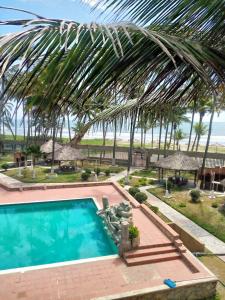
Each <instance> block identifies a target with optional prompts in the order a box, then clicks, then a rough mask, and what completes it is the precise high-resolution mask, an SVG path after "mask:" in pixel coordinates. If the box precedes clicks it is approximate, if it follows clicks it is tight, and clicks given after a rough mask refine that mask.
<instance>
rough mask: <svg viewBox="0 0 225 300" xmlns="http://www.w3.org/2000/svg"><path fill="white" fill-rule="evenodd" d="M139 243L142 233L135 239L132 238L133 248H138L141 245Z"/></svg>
mask: <svg viewBox="0 0 225 300" xmlns="http://www.w3.org/2000/svg"><path fill="white" fill-rule="evenodd" d="M139 245H140V235H139V236H138V237H136V238H134V239H133V240H131V248H132V249H136V248H138V247H139Z"/></svg>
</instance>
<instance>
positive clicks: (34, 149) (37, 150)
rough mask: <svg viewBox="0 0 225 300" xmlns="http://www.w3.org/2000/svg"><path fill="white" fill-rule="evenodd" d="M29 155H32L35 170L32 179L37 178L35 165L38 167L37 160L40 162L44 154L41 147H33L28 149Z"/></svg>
mask: <svg viewBox="0 0 225 300" xmlns="http://www.w3.org/2000/svg"><path fill="white" fill-rule="evenodd" d="M26 152H27V154H28V155H29V154H30V155H31V158H32V165H33V170H32V178H33V179H34V178H36V173H35V165H36V160H38V159H39V158H40V157H41V155H42V152H41V150H40V146H39V145H31V146H29V147H28V148H27V149H26Z"/></svg>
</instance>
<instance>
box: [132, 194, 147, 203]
mask: <svg viewBox="0 0 225 300" xmlns="http://www.w3.org/2000/svg"><path fill="white" fill-rule="evenodd" d="M134 198H135V199H136V200H137V201H138V202H139V203H142V202H144V201H146V200H147V199H148V197H147V195H146V194H145V193H143V192H138V193H137V194H135V196H134Z"/></svg>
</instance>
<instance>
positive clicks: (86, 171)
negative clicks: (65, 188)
mask: <svg viewBox="0 0 225 300" xmlns="http://www.w3.org/2000/svg"><path fill="white" fill-rule="evenodd" d="M84 171H85V173H87V174H89V175H91V169H88V168H87V169H85V170H84ZM83 174H84V173H83Z"/></svg>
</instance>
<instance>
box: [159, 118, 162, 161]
mask: <svg viewBox="0 0 225 300" xmlns="http://www.w3.org/2000/svg"><path fill="white" fill-rule="evenodd" d="M162 120H163V117H162V115H161V116H160V126H159V146H158V148H159V149H158V160H159V156H160V150H161V149H160V148H161V139H162Z"/></svg>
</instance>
